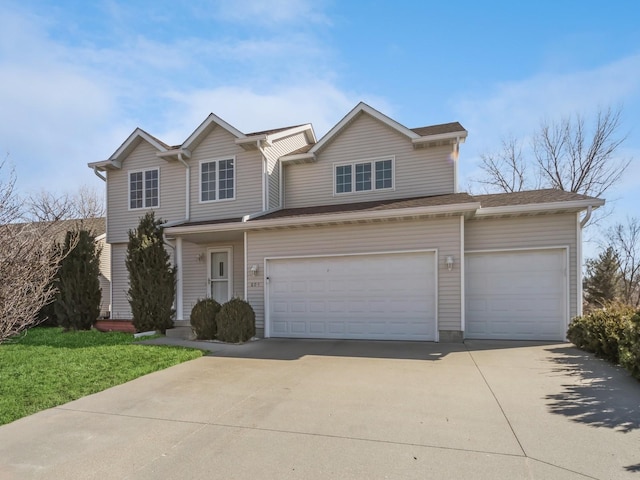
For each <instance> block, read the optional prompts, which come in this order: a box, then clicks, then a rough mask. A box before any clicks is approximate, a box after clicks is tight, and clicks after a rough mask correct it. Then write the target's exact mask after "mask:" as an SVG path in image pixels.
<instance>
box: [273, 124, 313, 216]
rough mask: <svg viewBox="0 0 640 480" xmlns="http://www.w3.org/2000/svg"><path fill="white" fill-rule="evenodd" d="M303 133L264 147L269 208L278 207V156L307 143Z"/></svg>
mask: <svg viewBox="0 0 640 480" xmlns="http://www.w3.org/2000/svg"><path fill="white" fill-rule="evenodd" d="M307 143H308V142H307V139H306V136H305V134H304V133H302V132H300V133H296V134H294V135H290V136H288V137H284V138H281V139H278V140H276V141H275V142H273V145H272V146H270V147H268V148H267V149H265V153H266V154H267V176H268V179H269V209H274V208H278V207H279V206H281V205H280V166H279V165H280V163H279V160H278V159H279V158H280V157H281V156H283V155H286V154H287V153H290V152H293V151H295V150H297V149H299V148H302V147H304V146H305V145H307Z"/></svg>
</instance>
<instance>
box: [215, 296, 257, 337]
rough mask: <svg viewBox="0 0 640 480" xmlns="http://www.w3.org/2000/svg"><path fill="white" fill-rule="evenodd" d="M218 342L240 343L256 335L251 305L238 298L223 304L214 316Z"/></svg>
mask: <svg viewBox="0 0 640 480" xmlns="http://www.w3.org/2000/svg"><path fill="white" fill-rule="evenodd" d="M216 323H217V324H218V340H222V341H223V342H229V343H242V342H246V341H247V340H249V339H250V338H251V337H253V336H254V335H255V334H256V314H255V313H254V311H253V308H252V307H251V305H249V303H248V302H245V301H244V300H241V299H239V298H232V299H231V300H229V301H228V302H227V303H225V304H224V305H223V306H222V308H221V309H220V312H218V315H217V316H216Z"/></svg>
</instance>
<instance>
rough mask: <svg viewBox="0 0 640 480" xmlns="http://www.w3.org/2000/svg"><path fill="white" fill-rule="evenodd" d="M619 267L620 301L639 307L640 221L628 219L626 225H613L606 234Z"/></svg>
mask: <svg viewBox="0 0 640 480" xmlns="http://www.w3.org/2000/svg"><path fill="white" fill-rule="evenodd" d="M608 241H609V245H610V246H611V247H613V250H614V251H615V254H616V259H617V261H618V264H619V265H620V274H621V284H622V293H621V295H622V301H624V302H625V303H627V304H629V305H633V306H634V307H639V306H640V220H639V219H637V218H628V219H627V222H626V223H624V224H623V223H618V224H616V225H614V226H613V227H612V228H611V229H610V230H609V234H608Z"/></svg>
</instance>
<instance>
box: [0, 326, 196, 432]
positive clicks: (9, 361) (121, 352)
mask: <svg viewBox="0 0 640 480" xmlns="http://www.w3.org/2000/svg"><path fill="white" fill-rule="evenodd" d="M136 342H137V340H136V339H134V337H133V335H132V334H128V333H118V332H109V333H102V332H98V331H96V330H91V331H81V332H66V333H65V332H63V331H62V329H60V328H33V329H31V330H29V331H27V332H26V334H23V335H21V336H20V337H19V338H16V339H13V340H9V341H8V342H6V343H4V344H2V345H0V425H4V424H6V423H9V422H13V421H14V420H17V419H19V418H22V417H25V416H27V415H31V414H33V413H36V412H39V411H40V410H44V409H46V408H51V407H55V406H57V405H61V404H63V403H66V402H70V401H71V400H76V399H78V398H80V397H84V396H85V395H89V394H92V393H96V392H100V391H102V390H105V389H107V388H109V387H113V386H115V385H120V384H121V383H125V382H128V381H129V380H133V379H134V378H137V377H141V376H143V375H146V374H148V373H151V372H155V371H157V370H162V369H164V368H167V367H170V366H172V365H177V364H178V363H182V362H186V361H187V360H192V359H194V358H197V357H200V356H201V355H202V352H201V351H200V350H194V349H187V348H181V347H169V346H160V345H139V344H136Z"/></svg>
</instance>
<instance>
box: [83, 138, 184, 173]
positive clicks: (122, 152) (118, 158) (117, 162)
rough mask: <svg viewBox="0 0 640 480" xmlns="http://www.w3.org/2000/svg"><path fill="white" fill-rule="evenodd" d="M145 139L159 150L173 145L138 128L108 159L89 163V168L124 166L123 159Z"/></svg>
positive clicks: (161, 150)
mask: <svg viewBox="0 0 640 480" xmlns="http://www.w3.org/2000/svg"><path fill="white" fill-rule="evenodd" d="M142 141H145V142H147V143H148V144H149V145H151V146H152V147H153V148H155V149H156V150H158V152H166V151H167V150H170V149H171V148H173V147H170V146H169V145H167V144H166V143H164V142H163V141H161V140H158V139H157V138H156V137H154V136H153V135H150V134H148V133H147V132H145V131H144V130H142V129H141V128H136V129H135V130H134V131H133V132H131V135H129V136H128V137H127V139H126V140H125V141H124V142H123V143H122V145H120V146H119V147H118V149H117V150H116V151H115V152H113V154H112V155H111V156H110V157H109V158H108V159H106V160H101V161H98V162H91V163H89V164H88V165H89V168H93V169H94V170H95V169H100V170H108V169H114V168H116V169H118V168H121V167H122V161H123V160H124V159H125V158H126V157H127V156H129V154H130V153H131V152H132V151H133V150H134V149H135V148H136V147H137V146H138V145H140V142H142Z"/></svg>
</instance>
